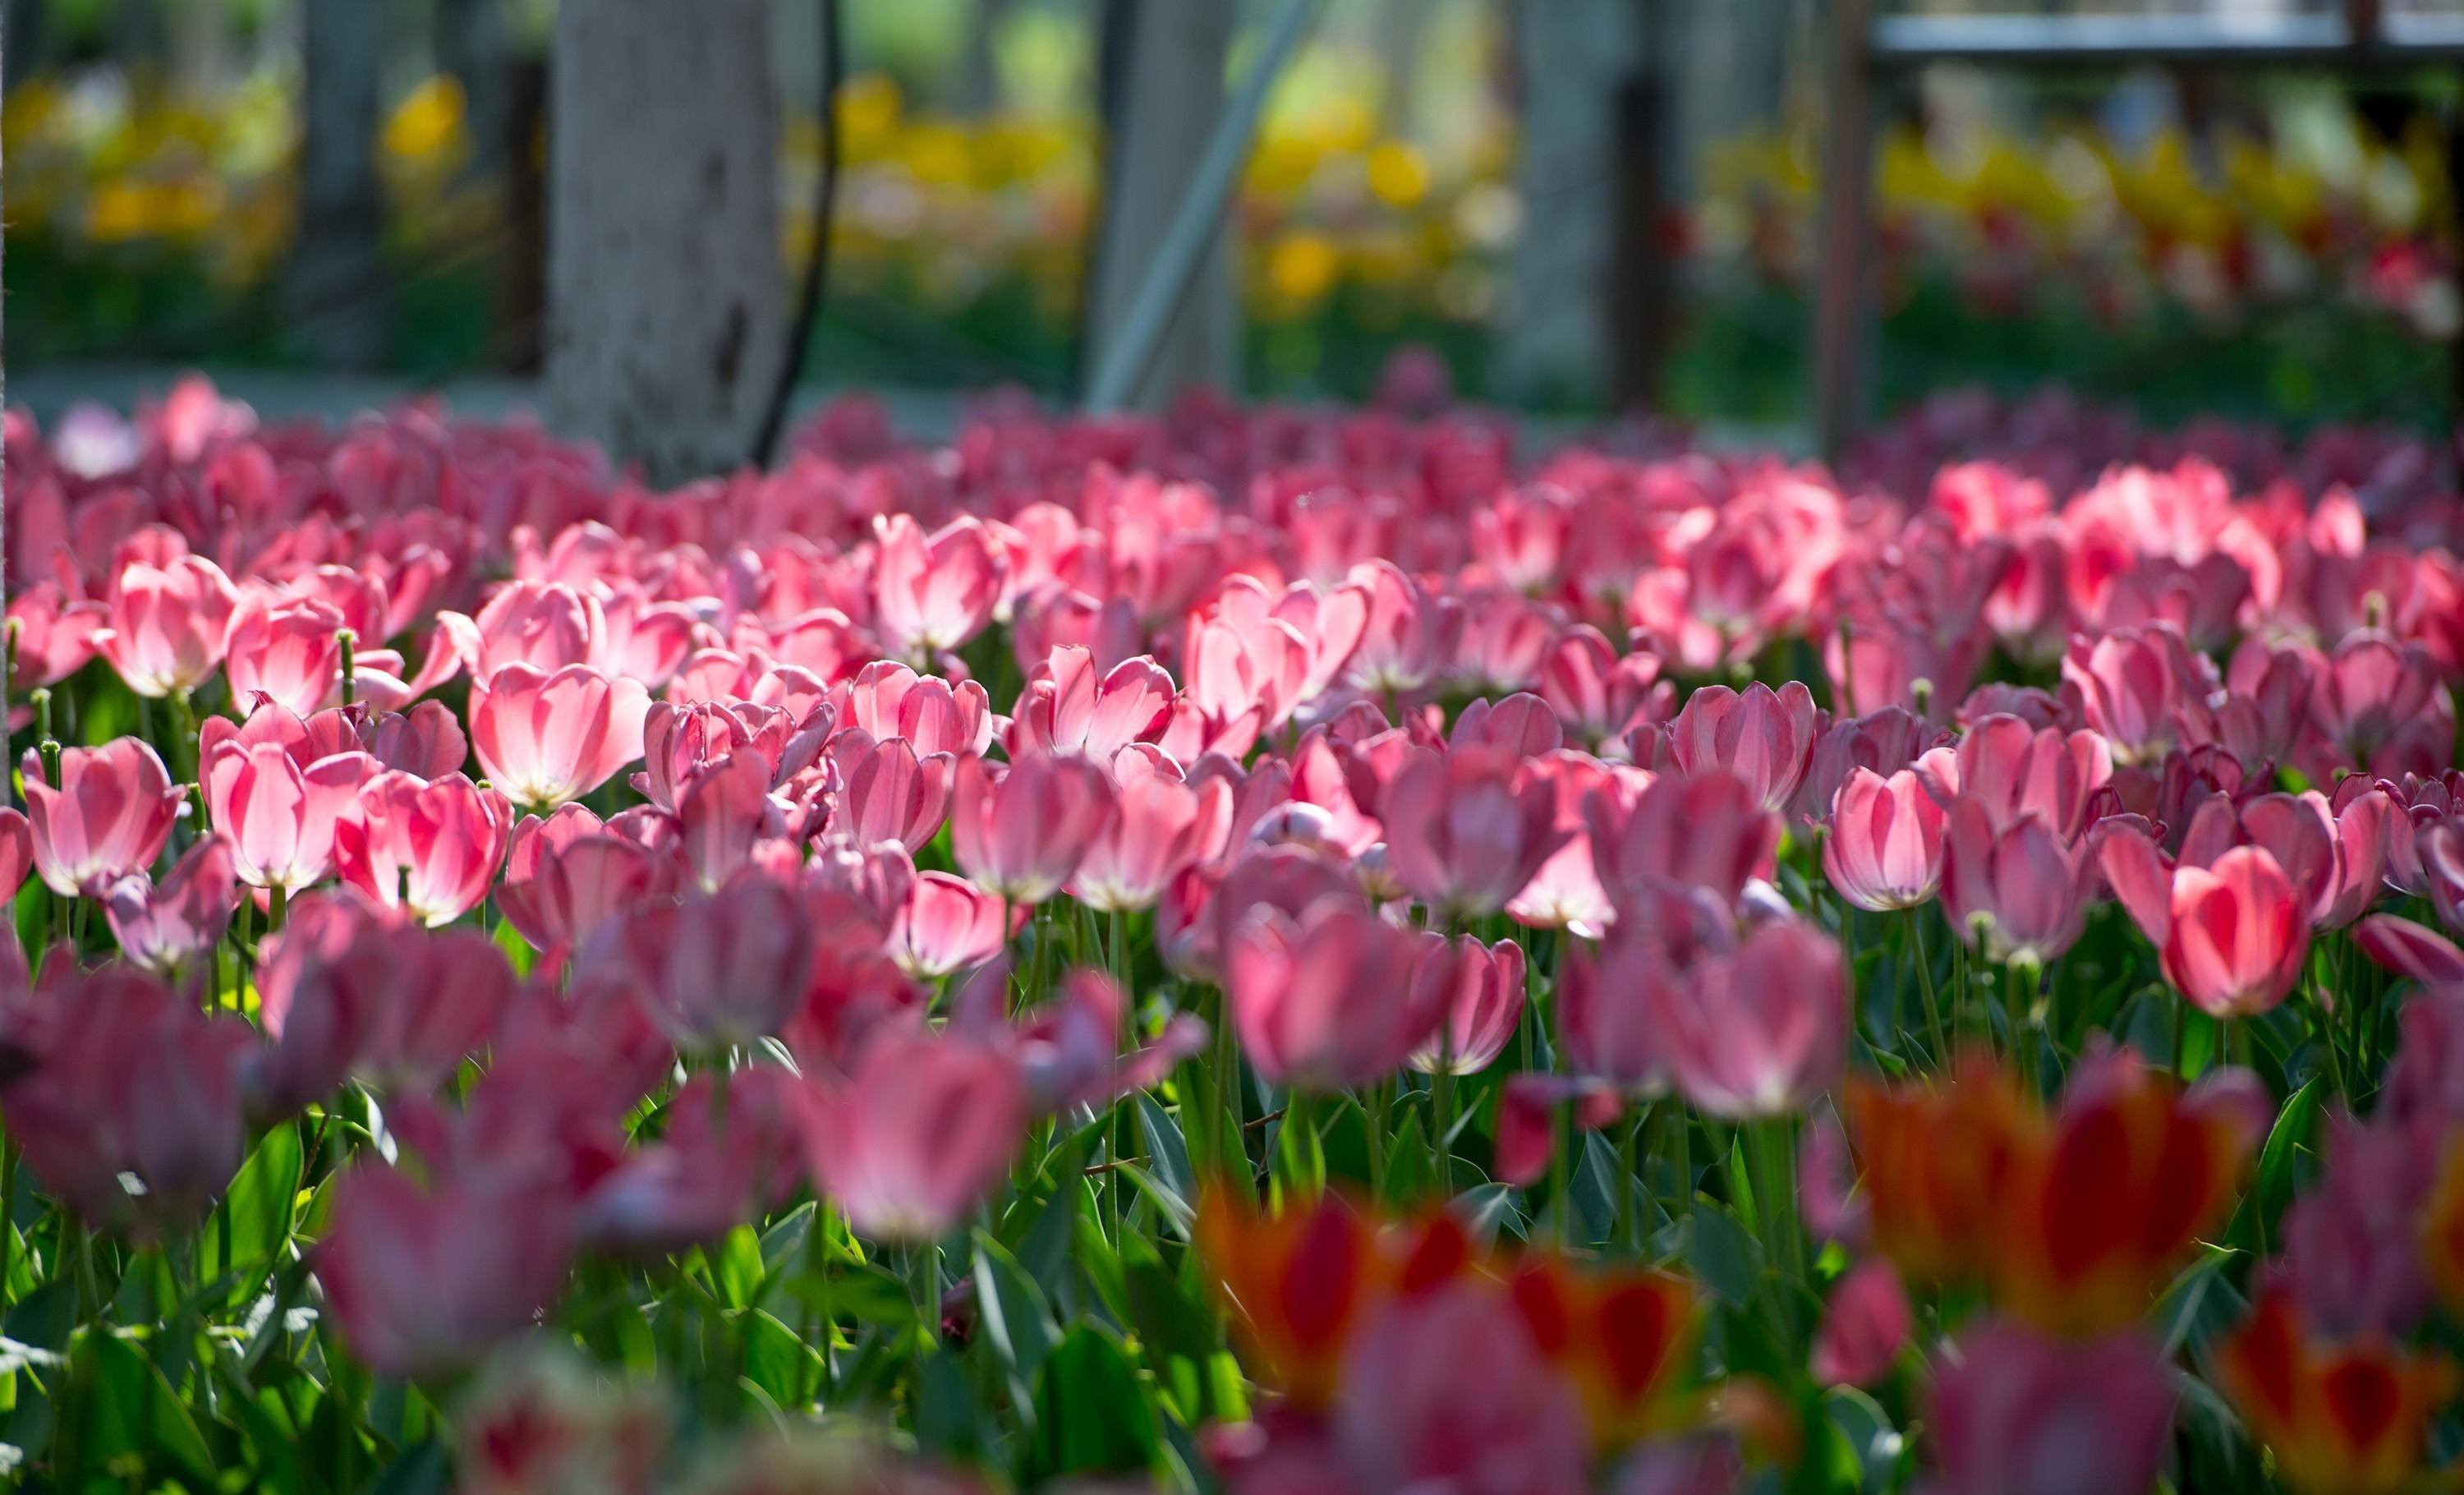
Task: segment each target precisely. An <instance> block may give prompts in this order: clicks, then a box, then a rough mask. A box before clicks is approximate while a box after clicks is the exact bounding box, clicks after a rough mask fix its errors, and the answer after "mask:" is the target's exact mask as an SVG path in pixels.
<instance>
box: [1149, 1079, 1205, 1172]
mask: <svg viewBox="0 0 2464 1495" xmlns="http://www.w3.org/2000/svg"><path fill="white" fill-rule="evenodd" d="M1138 1130H1139V1131H1140V1132H1144V1133H1145V1135H1146V1139H1147V1156H1148V1157H1149V1158H1151V1159H1153V1163H1152V1167H1153V1170H1154V1172H1155V1176H1156V1177H1157V1178H1159V1179H1161V1180H1163V1181H1164V1182H1165V1183H1167V1184H1169V1185H1171V1186H1172V1192H1173V1193H1175V1194H1177V1195H1178V1196H1180V1197H1181V1198H1184V1199H1194V1198H1198V1176H1197V1175H1196V1174H1195V1173H1194V1172H1193V1171H1192V1170H1191V1169H1190V1166H1189V1143H1188V1142H1187V1140H1186V1139H1184V1138H1183V1137H1182V1136H1181V1134H1180V1123H1179V1122H1178V1121H1176V1120H1175V1119H1173V1115H1172V1113H1171V1112H1170V1111H1167V1110H1164V1109H1163V1107H1162V1106H1161V1105H1159V1104H1157V1103H1156V1101H1155V1096H1154V1095H1153V1094H1151V1093H1149V1092H1148V1091H1145V1090H1140V1091H1138Z"/></svg>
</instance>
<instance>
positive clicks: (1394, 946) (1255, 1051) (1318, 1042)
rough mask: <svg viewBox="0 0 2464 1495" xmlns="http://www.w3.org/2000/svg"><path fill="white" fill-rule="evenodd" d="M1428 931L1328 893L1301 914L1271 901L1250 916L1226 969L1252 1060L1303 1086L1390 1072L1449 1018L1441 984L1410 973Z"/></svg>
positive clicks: (1336, 1085)
mask: <svg viewBox="0 0 2464 1495" xmlns="http://www.w3.org/2000/svg"><path fill="white" fill-rule="evenodd" d="M1432 938H1433V936H1428V935H1422V934H1414V933H1413V932H1411V931H1409V930H1404V929H1397V927H1396V926H1394V925H1392V924H1388V923H1386V922H1385V921H1384V920H1382V919H1380V918H1378V917H1377V916H1376V915H1375V914H1374V913H1370V912H1365V911H1363V910H1361V909H1359V908H1357V907H1355V906H1352V905H1347V904H1345V903H1342V902H1338V901H1334V900H1323V901H1320V902H1318V903H1316V904H1314V905H1312V906H1311V907H1309V909H1308V910H1307V911H1305V912H1303V913H1301V914H1300V915H1299V917H1297V918H1294V917H1293V916H1291V915H1289V914H1287V913H1285V912H1281V911H1280V910H1274V909H1261V910H1258V911H1257V912H1253V913H1252V914H1250V915H1249V917H1248V918H1247V919H1246V920H1245V921H1244V923H1243V926H1242V928H1241V930H1240V931H1239V933H1238V934H1236V935H1235V936H1234V937H1233V938H1232V941H1231V946H1230V950H1229V952H1228V953H1227V955H1226V956H1225V971H1224V995H1225V999H1226V1000H1227V1001H1228V1003H1229V1005H1230V1010H1231V1015H1232V1022H1233V1024H1234V1027H1235V1030H1236V1031H1237V1032H1238V1034H1239V1035H1240V1039H1241V1046H1242V1047H1243V1050H1245V1051H1246V1052H1247V1054H1248V1056H1249V1062H1250V1064H1251V1065H1252V1066H1254V1067H1255V1068H1256V1069H1257V1071H1258V1072H1259V1073H1260V1074H1261V1075H1263V1076H1265V1078H1266V1079H1267V1080H1268V1081H1269V1082H1271V1083H1273V1084H1276V1085H1288V1086H1291V1087H1292V1088H1296V1089H1304V1090H1318V1091H1324V1090H1337V1089H1344V1088H1350V1087H1354V1086H1366V1085H1373V1084H1375V1083H1376V1082H1377V1081H1379V1080H1382V1079H1385V1078H1386V1077H1387V1076H1388V1075H1391V1074H1393V1073H1394V1072H1395V1071H1396V1070H1397V1069H1398V1068H1400V1067H1401V1066H1403V1063H1404V1062H1405V1061H1406V1060H1408V1059H1409V1058H1411V1056H1412V1055H1413V1054H1414V1053H1415V1052H1417V1051H1419V1049H1420V1048H1422V1047H1423V1046H1425V1045H1426V1044H1427V1043H1428V1041H1429V1038H1430V1036H1431V1034H1432V1033H1434V1032H1435V1031H1436V1030H1437V1027H1438V1025H1439V1023H1440V1022H1443V1021H1444V1020H1445V1018H1446V1000H1447V996H1448V994H1447V992H1446V990H1445V988H1444V986H1443V985H1442V984H1441V983H1435V982H1432V983H1426V984H1423V983H1421V982H1419V981H1416V980H1415V979H1414V972H1415V969H1416V968H1417V966H1418V965H1419V960H1420V957H1421V956H1422V954H1423V953H1424V952H1425V951H1426V950H1427V949H1428V947H1429V944H1430V943H1431V941H1432Z"/></svg>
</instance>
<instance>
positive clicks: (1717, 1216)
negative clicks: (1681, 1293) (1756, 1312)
mask: <svg viewBox="0 0 2464 1495" xmlns="http://www.w3.org/2000/svg"><path fill="white" fill-rule="evenodd" d="M1684 1234H1685V1264H1686V1265H1688V1266H1690V1267H1692V1268H1693V1271H1694V1275H1695V1277H1696V1278H1697V1279H1698V1280H1700V1281H1701V1282H1702V1283H1703V1285H1704V1286H1706V1287H1709V1288H1710V1289H1711V1290H1712V1291H1713V1292H1715V1293H1717V1294H1719V1296H1720V1300H1721V1301H1722V1302H1724V1303H1726V1304H1727V1305H1728V1306H1729V1307H1730V1308H1739V1307H1742V1306H1744V1305H1745V1304H1746V1303H1747V1302H1748V1301H1749V1300H1750V1299H1751V1298H1752V1297H1753V1295H1754V1286H1755V1284H1757V1283H1759V1282H1760V1281H1761V1280H1762V1275H1763V1254H1762V1247H1761V1246H1759V1245H1757V1244H1755V1243H1754V1239H1753V1237H1752V1236H1750V1235H1749V1234H1747V1232H1746V1227H1745V1226H1743V1225H1742V1224H1739V1223H1738V1222H1737V1218H1736V1217H1735V1216H1734V1215H1731V1214H1729V1213H1728V1211H1727V1207H1726V1206H1724V1205H1721V1204H1717V1203H1714V1202H1713V1201H1711V1200H1709V1199H1703V1198H1698V1199H1696V1200H1695V1201H1694V1213H1693V1214H1691V1215H1689V1216H1687V1217H1686V1218H1685V1232H1684Z"/></svg>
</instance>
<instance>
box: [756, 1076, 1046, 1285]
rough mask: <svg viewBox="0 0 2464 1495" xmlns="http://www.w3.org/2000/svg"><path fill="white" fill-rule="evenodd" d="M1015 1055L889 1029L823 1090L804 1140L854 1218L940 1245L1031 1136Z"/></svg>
mask: <svg viewBox="0 0 2464 1495" xmlns="http://www.w3.org/2000/svg"><path fill="white" fill-rule="evenodd" d="M1026 1121H1027V1113H1026V1088H1025V1084H1024V1082H1023V1080H1022V1078H1021V1077H1020V1074H1019V1070H1018V1065H1017V1063H1016V1061H1015V1060H1013V1059H1012V1058H1010V1057H1009V1056H1007V1055H1005V1054H1003V1053H1001V1051H1000V1050H999V1049H997V1048H995V1047H994V1046H992V1045H991V1044H985V1043H982V1042H979V1041H977V1040H973V1039H968V1038H963V1037H956V1036H950V1037H932V1036H928V1035H926V1034H923V1033H920V1032H916V1031H913V1029H906V1028H898V1027H891V1028H886V1029H885V1030H884V1031H883V1032H882V1033H881V1034H880V1036H878V1037H876V1038H875V1039H874V1040H873V1041H872V1042H871V1043H870V1044H869V1045H867V1047H866V1049H865V1052H864V1054H863V1057H862V1058H861V1059H859V1060H858V1061H857V1064H856V1068H855V1072H854V1074H853V1075H852V1076H851V1077H849V1078H848V1079H847V1082H846V1083H844V1084H839V1085H830V1086H826V1087H824V1088H821V1089H819V1090H818V1091H817V1092H816V1098H815V1102H814V1105H813V1107H812V1118H811V1122H810V1124H809V1126H808V1128H807V1130H806V1133H805V1145H806V1148H807V1150H808V1152H809V1155H810V1156H811V1159H812V1166H813V1172H814V1175H815V1176H816V1177H818V1178H819V1179H820V1181H821V1186H822V1187H823V1189H825V1191H827V1192H828V1193H829V1195H830V1197H831V1198H835V1199H836V1200H837V1201H838V1203H839V1207H840V1208H841V1209H843V1210H845V1211H847V1221H848V1223H850V1224H852V1225H853V1226H854V1227H855V1228H856V1229H858V1230H860V1231H862V1232H864V1233H865V1234H866V1235H868V1236H871V1237H873V1238H875V1239H877V1240H884V1241H911V1242H912V1241H932V1240H935V1239H937V1238H939V1237H940V1236H942V1235H944V1234H946V1233H947V1232H948V1231H949V1230H950V1228H951V1227H952V1226H954V1225H956V1224H957V1222H958V1221H959V1220H962V1219H964V1218H965V1216H966V1213H967V1211H968V1210H970V1209H973V1208H974V1207H975V1205H976V1203H977V1201H978V1200H979V1199H980V1198H983V1196H984V1194H985V1193H986V1192H987V1191H989V1190H990V1189H992V1188H993V1187H994V1186H995V1185H996V1184H998V1183H999V1182H1000V1181H1001V1176H1002V1174H1003V1173H1004V1172H1005V1171H1006V1170H1007V1169H1008V1167H1009V1160H1010V1156H1011V1154H1014V1153H1016V1152H1017V1151H1018V1145H1019V1142H1020V1140H1021V1138H1022V1137H1023V1136H1024V1134H1025V1132H1026Z"/></svg>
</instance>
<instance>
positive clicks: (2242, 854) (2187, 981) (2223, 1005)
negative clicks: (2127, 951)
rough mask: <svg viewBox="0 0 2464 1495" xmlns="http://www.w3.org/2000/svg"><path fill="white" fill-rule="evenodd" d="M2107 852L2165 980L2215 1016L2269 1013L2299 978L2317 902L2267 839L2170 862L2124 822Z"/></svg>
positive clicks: (2104, 858) (2104, 859) (2112, 877)
mask: <svg viewBox="0 0 2464 1495" xmlns="http://www.w3.org/2000/svg"><path fill="white" fill-rule="evenodd" d="M2100 859H2101V865H2102V867H2103V868H2104V876H2105V880H2106V882H2108V883H2109V884H2111V885H2112V888H2113V890H2114V895H2115V896H2116V897H2117V898H2119V899H2120V900H2121V901H2122V905H2123V908H2125V909H2127V910H2129V911H2130V916H2131V919H2132V920H2133V921H2134V922H2135V923H2137V924H2138V926H2139V928H2140V931H2141V933H2143V934H2145V935H2146V936H2147V940H2148V943H2150V944H2152V945H2154V946H2155V947H2156V950H2157V953H2158V956H2159V957H2160V958H2161V960H2162V961H2163V964H2164V968H2165V977H2166V979H2167V980H2169V981H2171V982H2172V983H2173V988H2174V990H2176V991H2178V992H2180V993H2181V994H2182V995H2183V996H2184V997H2185V998H2187V999H2189V1002H2190V1003H2191V1005H2193V1006H2195V1007H2197V1008H2198V1009H2199V1010H2200V1011H2202V1012H2204V1013H2206V1014H2208V1015H2209V1016H2210V1017H2212V1018H2237V1017H2249V1016H2252V1015H2254V1014H2256V1013H2261V1012H2265V1011H2267V1010H2268V1009H2269V1008H2271V1007H2273V1006H2275V1005H2276V1004H2277V1002H2280V1001H2282V1000H2284V999H2285V996H2286V995H2287V994H2288V993H2290V992H2291V991H2292V990H2293V985H2294V983H2295V982H2296V981H2298V980H2299V979H2300V978H2301V969H2302V962H2303V958H2304V957H2305V956H2307V955H2308V954H2309V950H2310V905H2309V904H2308V903H2307V902H2305V901H2304V900H2303V899H2302V898H2301V897H2300V896H2299V893H2298V891H2297V890H2296V889H2295V887H2294V885H2293V880H2292V879H2291V878H2289V877H2287V876H2286V875H2285V874H2284V869H2283V868H2281V867H2279V866H2278V865H2277V860H2276V857H2275V856H2274V855H2273V854H2272V853H2270V852H2269V851H2268V850H2266V849H2265V848H2264V847H2261V846H2235V847H2233V849H2231V850H2229V851H2226V852H2224V853H2223V854H2222V855H2220V856H2217V857H2216V858H2215V859H2214V860H2213V861H2212V862H2211V863H2209V864H2208V865H2207V866H2204V867H2201V866H2196V865H2193V864H2191V863H2190V862H2189V861H2187V860H2185V861H2184V862H2182V863H2180V864H2177V865H2175V866H2172V867H2170V868H2168V867H2167V866H2166V865H2165V860H2164V853H2163V852H2161V851H2159V850H2158V849H2157V848H2156V846H2154V845H2153V844H2152V843H2150V842H2149V841H2148V840H2147V839H2146V838H2145V836H2142V835H2139V834H2137V833H2136V832H2130V831H2124V832H2121V833H2118V834H2116V835H2113V836H2111V837H2109V838H2107V839H2106V841H2105V843H2104V846H2103V849H2102V850H2101V853H2100Z"/></svg>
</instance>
